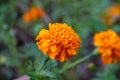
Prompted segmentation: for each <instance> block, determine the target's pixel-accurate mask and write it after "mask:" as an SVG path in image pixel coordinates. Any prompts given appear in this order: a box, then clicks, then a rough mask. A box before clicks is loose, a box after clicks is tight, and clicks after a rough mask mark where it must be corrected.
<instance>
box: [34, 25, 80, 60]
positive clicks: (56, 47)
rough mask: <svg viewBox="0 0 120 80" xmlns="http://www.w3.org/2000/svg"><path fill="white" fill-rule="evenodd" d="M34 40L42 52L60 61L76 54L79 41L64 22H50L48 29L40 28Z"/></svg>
mask: <svg viewBox="0 0 120 80" xmlns="http://www.w3.org/2000/svg"><path fill="white" fill-rule="evenodd" d="M36 40H37V43H36V44H37V46H38V47H39V49H40V50H42V52H43V53H44V54H47V55H48V56H49V57H50V58H51V59H56V60H59V61H61V62H63V61H64V60H68V58H70V57H73V56H74V55H76V54H77V50H78V48H80V43H81V41H80V39H79V36H78V35H77V34H76V33H75V32H74V30H73V29H72V28H71V27H69V26H68V25H67V24H65V23H64V24H61V23H55V24H51V23H50V24H49V30H46V29H42V30H41V31H40V32H39V34H38V35H37V37H36Z"/></svg>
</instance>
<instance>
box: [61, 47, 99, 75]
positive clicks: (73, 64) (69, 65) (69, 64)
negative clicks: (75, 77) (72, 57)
mask: <svg viewBox="0 0 120 80" xmlns="http://www.w3.org/2000/svg"><path fill="white" fill-rule="evenodd" d="M97 50H98V49H94V50H93V52H92V53H90V54H89V55H88V56H86V57H84V58H82V59H78V60H77V61H75V62H73V63H68V64H67V65H65V66H63V68H62V69H61V70H60V71H59V73H60V74H62V73H63V72H65V71H66V70H68V69H70V68H72V67H74V66H76V65H78V64H79V63H81V62H84V61H86V60H87V59H89V58H91V57H92V56H94V55H96V54H97Z"/></svg>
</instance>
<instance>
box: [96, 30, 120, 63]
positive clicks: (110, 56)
mask: <svg viewBox="0 0 120 80" xmlns="http://www.w3.org/2000/svg"><path fill="white" fill-rule="evenodd" d="M94 45H95V46H97V47H99V48H98V52H99V53H100V55H101V58H102V61H103V63H104V64H110V63H116V62H118V61H119V60H120V38H119V36H118V35H117V34H116V33H115V32H114V31H112V30H108V31H106V32H100V33H96V34H95V36H94Z"/></svg>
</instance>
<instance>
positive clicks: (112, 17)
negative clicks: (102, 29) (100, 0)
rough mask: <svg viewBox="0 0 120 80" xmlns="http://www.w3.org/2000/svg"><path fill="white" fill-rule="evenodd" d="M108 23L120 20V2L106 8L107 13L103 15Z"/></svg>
mask: <svg viewBox="0 0 120 80" xmlns="http://www.w3.org/2000/svg"><path fill="white" fill-rule="evenodd" d="M102 19H103V22H104V23H105V24H106V25H112V24H113V23H117V22H120V4H114V5H112V6H111V7H108V8H107V9H106V14H105V15H103V16H102Z"/></svg>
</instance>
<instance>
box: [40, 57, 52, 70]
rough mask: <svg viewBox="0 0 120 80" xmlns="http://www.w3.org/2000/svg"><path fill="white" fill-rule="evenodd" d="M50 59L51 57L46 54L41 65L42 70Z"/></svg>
mask: <svg viewBox="0 0 120 80" xmlns="http://www.w3.org/2000/svg"><path fill="white" fill-rule="evenodd" d="M49 60H50V58H49V57H48V56H45V57H44V59H43V61H42V63H41V66H40V71H41V70H42V69H43V68H44V67H45V65H46V64H47V63H48V61H49Z"/></svg>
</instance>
